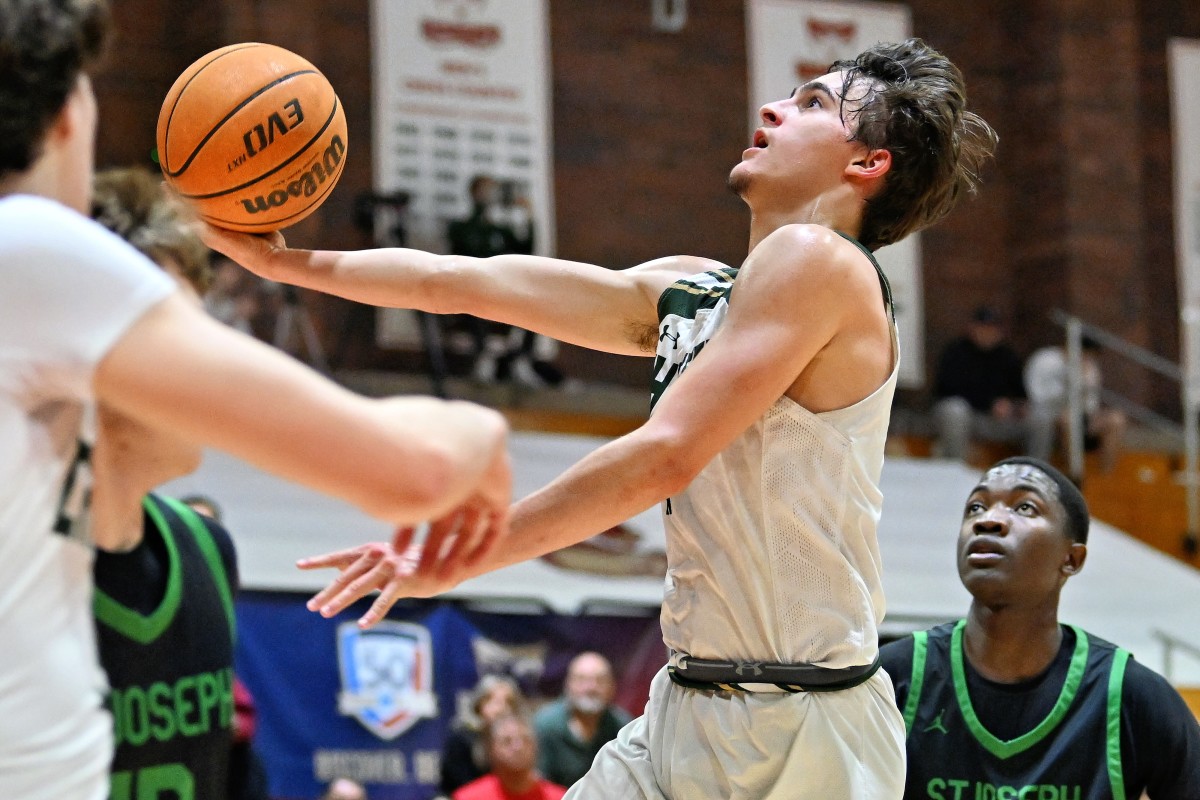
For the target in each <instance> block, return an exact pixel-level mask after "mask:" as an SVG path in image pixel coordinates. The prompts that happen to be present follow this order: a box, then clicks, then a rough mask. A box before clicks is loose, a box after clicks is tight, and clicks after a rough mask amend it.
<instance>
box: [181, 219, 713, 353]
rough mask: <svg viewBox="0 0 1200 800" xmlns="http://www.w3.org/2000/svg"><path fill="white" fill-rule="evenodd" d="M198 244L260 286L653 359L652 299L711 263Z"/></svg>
mask: <svg viewBox="0 0 1200 800" xmlns="http://www.w3.org/2000/svg"><path fill="white" fill-rule="evenodd" d="M201 232H202V235H203V237H204V240H205V242H206V243H207V244H208V245H209V246H210V247H212V248H213V249H215V250H219V251H220V252H222V253H224V254H225V255H227V256H229V257H230V258H232V259H233V260H234V261H237V262H238V263H240V264H242V265H243V266H245V267H246V268H247V269H249V270H250V271H252V272H254V273H256V274H258V275H261V276H262V277H264V278H267V279H269V280H273V281H279V282H281V283H290V284H294V285H296V286H302V287H305V288H308V289H316V290H318V291H322V292H325V293H327V294H334V295H337V296H339V297H345V298H347V299H349V300H354V301H356V302H360V303H368V304H371V305H376V306H384V307H395V308H412V309H416V310H418V311H428V312H431V313H435V314H471V315H472V316H477V317H483V318H486V319H493V320H496V321H498V322H504V323H507V324H510V325H516V326H518V327H521V328H525V329H527V330H532V331H536V332H538V333H541V334H545V335H546V336H550V337H552V338H555V339H559V340H561V341H564V342H570V343H572V344H576V345H579V346H581V347H588V348H591V349H593V350H603V351H605V352H611V353H619V354H622V355H635V356H636V355H641V356H646V355H653V353H654V348H653V346H652V343H653V340H654V337H653V331H654V329H655V328H656V327H657V325H658V306H657V304H658V297H659V295H660V294H662V292H663V290H664V289H666V288H667V286H669V285H670V284H671V283H672V282H673V281H675V280H676V279H677V278H679V277H682V276H684V275H688V274H692V273H696V272H701V271H703V270H705V269H711V268H712V266H713V265H714V264H715V262H711V261H708V260H706V259H700V258H694V257H687V256H678V257H672V258H665V259H659V260H657V261H652V262H649V263H647V264H643V265H640V266H637V267H633V268H631V269H627V270H611V269H606V268H605V267H600V266H596V265H594V264H584V263H580V262H575V261H565V260H562V259H557V258H543V257H540V256H532V255H515V254H514V255H503V256H493V257H492V258H483V259H481V258H470V257H468V256H450V255H435V254H433V253H426V252H424V251H421V250H410V249H405V248H382V249H375V250H359V251H345V252H343V251H330V250H294V249H290V248H288V247H287V246H286V244H285V242H284V240H283V237H282V236H281V235H279V234H272V235H270V236H250V235H248V234H239V233H233V232H230V231H225V230H221V229H219V228H214V227H211V226H204V227H202V229H201Z"/></svg>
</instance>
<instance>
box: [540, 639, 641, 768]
mask: <svg viewBox="0 0 1200 800" xmlns="http://www.w3.org/2000/svg"><path fill="white" fill-rule="evenodd" d="M615 694H616V682H615V681H614V680H613V671H612V665H611V664H609V663H608V659H606V658H605V657H604V656H602V655H600V654H599V653H593V652H584V653H580V654H579V655H577V656H575V658H573V659H571V663H570V665H568V667H567V679H566V682H565V683H564V685H563V696H562V698H560V699H559V700H556V701H554V702H552V703H548V704H547V705H545V706H543V707H542V708H541V709H539V710H538V712H537V715H536V716H535V717H534V727H535V728H536V729H537V738H538V753H539V755H538V768H539V770H540V771H541V773H542V774H543V775H545V776H546V777H547V778H548V779H549V780H552V781H554V782H555V783H560V784H562V785H563V786H570V785H571V784H573V783H575V781H577V780H579V779H580V778H582V777H583V776H584V774H585V773H586V772H587V771H588V770H589V769H590V768H591V766H592V760H593V759H595V757H596V753H597V752H599V751H600V748H601V747H603V746H604V745H606V744H607V743H608V742H610V741H612V740H613V739H615V738H617V733H618V732H619V731H620V730H621V726H623V725H624V724H625V723H627V722H629V714H627V713H625V711H624V710H623V709H622V708H620V707H618V706H615V705H613V696H614V695H615Z"/></svg>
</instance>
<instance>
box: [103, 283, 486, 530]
mask: <svg viewBox="0 0 1200 800" xmlns="http://www.w3.org/2000/svg"><path fill="white" fill-rule="evenodd" d="M94 385H95V389H96V394H97V397H98V399H99V400H100V401H101V402H103V403H106V404H107V405H108V406H110V407H111V408H112V409H114V410H116V411H119V412H120V413H123V414H126V415H128V416H129V417H132V418H133V419H136V420H138V421H140V422H141V423H143V424H146V425H149V426H152V427H157V428H160V429H164V430H168V431H171V432H173V433H175V434H177V435H179V436H183V437H185V438H188V439H191V440H192V441H195V442H199V443H202V444H206V445H211V446H213V447H217V448H219V449H222V450H226V451H228V452H230V453H232V454H233V455H235V456H238V457H240V458H243V459H245V460H246V461H249V462H251V463H253V464H255V465H257V466H259V467H261V468H263V469H265V470H268V471H270V472H273V473H276V474H278V475H280V476H282V477H284V478H287V479H290V480H294V481H296V482H299V483H303V484H306V485H308V486H310V487H312V488H315V489H317V490H320V491H323V492H326V493H328V494H331V495H334V496H337V497H340V498H342V499H344V500H347V501H349V502H351V503H354V504H355V505H357V506H359V507H360V508H362V509H363V510H364V511H366V512H367V513H369V514H371V515H373V516H375V517H378V518H380V519H385V520H388V521H390V522H394V523H399V524H409V523H414V522H418V521H421V520H425V519H429V518H434V517H438V516H441V515H444V514H446V513H448V512H450V511H451V510H453V509H454V508H456V507H458V506H460V505H461V504H463V503H466V502H475V503H481V504H483V505H484V506H486V507H488V508H490V509H491V510H492V511H493V512H494V513H496V514H499V515H502V514H503V513H504V512H505V511H506V505H507V496H506V495H507V493H508V483H507V481H508V478H509V476H508V473H507V470H506V469H498V468H497V465H498V463H500V462H503V463H505V464H506V463H507V462H506V454H505V445H506V436H507V427H506V424H505V422H504V420H503V418H502V417H501V416H500V415H499V414H498V413H496V412H494V411H491V410H489V409H485V408H482V407H480V406H475V405H472V404H469V403H463V402H446V401H441V400H434V399H432V398H418V397H411V398H395V399H383V400H373V399H367V398H364V397H360V396H358V395H356V394H353V393H351V392H349V391H346V390H345V389H342V388H341V387H339V386H337V385H335V384H334V383H332V382H331V381H328V380H326V379H324V378H322V377H321V376H319V375H318V374H317V373H315V372H313V371H312V370H310V369H308V368H307V367H305V366H303V365H302V364H300V363H299V362H297V361H295V360H294V359H291V358H289V357H287V356H285V355H283V354H282V353H280V352H278V351H276V350H274V349H272V348H270V347H268V346H266V345H264V344H262V343H260V342H258V341H256V340H254V339H252V338H250V337H248V336H244V335H242V334H240V333H237V332H235V331H233V330H231V329H229V328H227V327H226V326H224V325H222V324H220V323H219V322H216V321H215V320H213V319H212V318H210V317H208V316H207V315H206V314H204V313H203V312H202V311H200V310H198V309H196V308H195V307H193V306H192V305H190V304H189V303H187V302H186V301H184V300H183V299H182V298H181V297H180V296H179V295H173V296H171V297H168V298H167V299H166V300H164V301H162V302H161V303H159V304H158V305H156V306H154V307H153V308H151V309H150V310H149V311H148V312H147V313H146V314H145V315H143V316H142V317H141V318H140V319H139V320H138V321H137V322H136V323H134V325H133V326H132V327H131V328H130V329H129V330H128V331H127V332H126V334H125V335H124V336H123V337H122V338H121V339H120V340H119V341H118V343H117V344H116V345H115V346H114V347H113V349H112V350H111V351H110V352H109V353H108V355H107V356H106V357H105V358H104V359H103V361H101V363H100V365H99V368H98V370H97V372H96V376H95V380H94Z"/></svg>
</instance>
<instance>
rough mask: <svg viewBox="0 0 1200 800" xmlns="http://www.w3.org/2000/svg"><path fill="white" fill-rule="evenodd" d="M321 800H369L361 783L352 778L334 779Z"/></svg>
mask: <svg viewBox="0 0 1200 800" xmlns="http://www.w3.org/2000/svg"><path fill="white" fill-rule="evenodd" d="M320 800H367V790H366V787H364V786H363V785H362V784H361V783H359V782H358V781H355V780H351V779H350V778H334V779H333V780H332V781H330V782H329V786H328V788H326V789H325V794H323V795H321V797H320Z"/></svg>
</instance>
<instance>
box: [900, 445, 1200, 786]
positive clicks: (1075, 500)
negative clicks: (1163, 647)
mask: <svg viewBox="0 0 1200 800" xmlns="http://www.w3.org/2000/svg"><path fill="white" fill-rule="evenodd" d="M1087 531H1088V515H1087V506H1086V504H1085V503H1084V500H1083V496H1082V495H1081V494H1080V493H1079V490H1078V489H1077V488H1075V486H1074V485H1073V484H1072V483H1071V482H1070V481H1069V480H1068V479H1067V478H1066V477H1065V476H1064V475H1063V474H1062V473H1060V472H1059V471H1058V470H1056V469H1054V468H1053V467H1051V466H1050V465H1048V464H1046V463H1044V462H1041V461H1038V460H1037V459H1032V458H1024V457H1022V458H1013V459H1006V460H1004V461H1000V462H999V463H997V464H995V465H994V466H992V468H991V469H989V470H988V471H987V473H986V474H985V475H984V476H983V478H982V480H981V481H980V483H979V485H978V486H976V487H975V489H974V491H972V492H971V496H970V497H969V498H968V499H967V506H966V512H965V514H964V517H963V524H962V530H961V532H960V535H959V540H958V569H959V575H960V577H961V578H962V582H963V585H964V586H966V588H967V590H968V591H970V592H971V596H972V597H973V598H974V599H973V601H972V603H971V608H970V610H969V611H968V613H967V617H966V619H964V620H960V621H959V622H957V623H948V624H946V625H941V626H938V627H936V628H933V629H932V630H929V631H919V632H917V633H916V634H914V635H913V636H911V637H906V638H904V639H902V640H900V641H898V642H893V643H891V644H889V645H886V646H885V647H884V648H883V649H882V653H881V657H882V660H883V665H884V668H885V669H886V670H887V671H888V674H889V675H891V676H892V680H893V682H894V683H895V687H896V702H897V704H898V705H899V707H900V709H901V711H902V712H903V714H904V723H905V728H906V729H907V750H908V775H907V780H906V783H905V793H904V796H905V798H906V799H908V800H915V798H929V799H930V800H1101V799H1102V798H1103V799H1104V800H1108V799H1109V798H1112V800H1137V798H1139V797H1141V796H1142V793H1143V792H1146V793H1147V794H1148V795H1149V797H1150V798H1151V800H1195V799H1196V798H1200V725H1198V724H1197V722H1196V718H1195V717H1194V716H1193V715H1192V713H1191V711H1190V710H1189V709H1188V707H1187V706H1186V705H1185V704H1184V702H1183V699H1182V698H1181V697H1180V696H1179V694H1178V693H1177V692H1176V691H1175V690H1174V689H1173V688H1172V687H1171V686H1170V684H1168V683H1167V682H1166V680H1164V679H1163V678H1162V677H1161V676H1159V675H1157V674H1156V673H1154V672H1153V671H1151V670H1149V669H1147V668H1146V667H1143V666H1141V665H1140V664H1138V663H1137V662H1136V661H1135V660H1133V658H1132V656H1131V655H1130V653H1129V652H1128V651H1126V650H1122V649H1121V648H1119V647H1117V646H1116V645H1113V644H1110V643H1109V642H1106V641H1104V640H1103V639H1098V638H1096V637H1095V636H1092V635H1091V634H1089V633H1087V632H1086V631H1084V630H1082V629H1080V628H1077V627H1075V626H1073V625H1065V624H1061V623H1059V621H1058V602H1059V594H1060V592H1061V591H1062V587H1063V585H1064V584H1065V583H1066V580H1067V578H1069V577H1071V576H1072V575H1075V574H1076V573H1078V572H1079V570H1080V569H1081V568H1082V567H1083V563H1084V560H1085V558H1086V556H1087Z"/></svg>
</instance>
